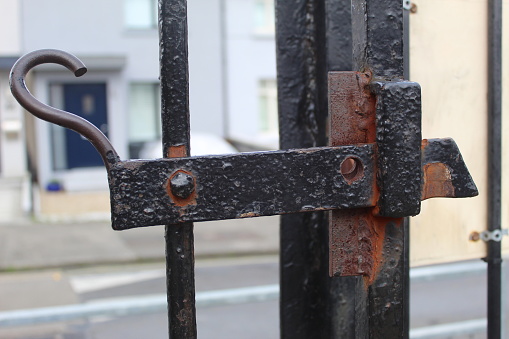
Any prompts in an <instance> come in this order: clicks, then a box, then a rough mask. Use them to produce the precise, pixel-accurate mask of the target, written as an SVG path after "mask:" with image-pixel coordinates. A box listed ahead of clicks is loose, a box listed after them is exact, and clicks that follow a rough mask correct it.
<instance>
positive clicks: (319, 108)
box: [276, 0, 331, 339]
mask: <svg viewBox="0 0 509 339" xmlns="http://www.w3.org/2000/svg"><path fill="white" fill-rule="evenodd" d="M276 25H277V26H276V46H277V71H278V100H279V125H280V129H279V135H280V147H281V149H289V148H301V147H313V146H325V145H327V136H326V118H327V78H326V63H325V61H326V50H325V2H324V1H323V0H295V1H286V0H277V1H276ZM327 228H328V227H327V214H326V213H324V212H313V213H302V214H294V215H286V216H282V217H281V229H280V239H281V240H280V243H281V250H280V251H281V254H280V256H281V257H280V267H281V273H280V274H281V275H280V284H281V300H280V326H281V338H292V339H295V338H329V337H330V319H331V317H330V316H329V314H330V309H329V306H328V303H329V301H330V298H329V282H330V279H329V278H328V249H327V246H326V244H327V243H328V235H327V233H328V230H327Z"/></svg>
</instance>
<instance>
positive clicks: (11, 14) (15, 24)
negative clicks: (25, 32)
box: [0, 0, 21, 56]
mask: <svg viewBox="0 0 509 339" xmlns="http://www.w3.org/2000/svg"><path fill="white" fill-rule="evenodd" d="M0 13H2V14H3V15H2V19H1V20H0V32H1V34H0V54H1V55H7V56H16V55H18V53H19V51H20V48H21V39H20V38H21V34H20V29H21V27H20V22H19V18H20V16H19V0H0Z"/></svg>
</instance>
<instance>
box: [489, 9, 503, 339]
mask: <svg viewBox="0 0 509 339" xmlns="http://www.w3.org/2000/svg"><path fill="white" fill-rule="evenodd" d="M488 164H489V166H488V195H489V196H488V220H487V222H488V227H487V228H488V231H490V232H493V231H495V230H500V229H501V211H502V210H501V199H502V191H501V185H502V0H489V2H488ZM501 252H502V242H501V241H494V240H489V241H488V255H487V257H486V258H485V261H486V262H487V264H488V273H487V279H488V281H487V285H488V291H487V293H488V305H487V307H488V338H489V339H500V338H501V337H502V253H501Z"/></svg>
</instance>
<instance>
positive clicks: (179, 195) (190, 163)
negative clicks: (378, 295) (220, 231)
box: [109, 144, 376, 230]
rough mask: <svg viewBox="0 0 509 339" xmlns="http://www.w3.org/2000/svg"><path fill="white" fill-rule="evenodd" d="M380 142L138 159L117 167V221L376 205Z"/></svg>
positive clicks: (133, 223)
mask: <svg viewBox="0 0 509 339" xmlns="http://www.w3.org/2000/svg"><path fill="white" fill-rule="evenodd" d="M374 168H375V166H374V145H373V144H361V145H354V146H341V147H323V148H309V149H296V150H287V151H274V152H255V153H239V154H232V155H216V156H204V157H189V158H173V159H157V160H130V161H120V162H118V163H116V164H114V165H113V166H112V168H111V170H110V172H109V183H110V193H111V207H112V208H111V210H112V224H113V228H114V229H117V230H121V229H127V228H133V227H142V226H150V225H162V224H176V223H181V222H186V221H206V220H220V219H236V218H247V217H256V216H267V215H276V214H286V213H296V212H306V211H317V210H330V209H340V208H358V207H368V206H374V204H375V202H376V197H375V192H376V189H375V187H376V182H375V174H374Z"/></svg>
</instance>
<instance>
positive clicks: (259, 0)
mask: <svg viewBox="0 0 509 339" xmlns="http://www.w3.org/2000/svg"><path fill="white" fill-rule="evenodd" d="M274 12H275V9H274V0H255V12H254V14H255V33H256V34H260V35H274V33H275V26H276V24H275V22H276V21H275V16H274Z"/></svg>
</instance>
